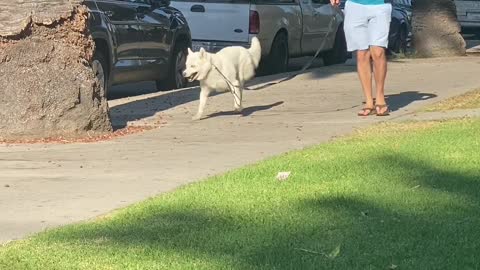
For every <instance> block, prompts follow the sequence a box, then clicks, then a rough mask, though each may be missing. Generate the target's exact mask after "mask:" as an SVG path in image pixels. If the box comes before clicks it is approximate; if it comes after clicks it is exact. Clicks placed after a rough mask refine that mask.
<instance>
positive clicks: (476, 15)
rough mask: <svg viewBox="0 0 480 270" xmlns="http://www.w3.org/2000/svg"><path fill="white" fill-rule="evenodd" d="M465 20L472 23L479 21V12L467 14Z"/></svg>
mask: <svg viewBox="0 0 480 270" xmlns="http://www.w3.org/2000/svg"><path fill="white" fill-rule="evenodd" d="M467 18H468V19H470V20H474V21H480V12H468V13H467Z"/></svg>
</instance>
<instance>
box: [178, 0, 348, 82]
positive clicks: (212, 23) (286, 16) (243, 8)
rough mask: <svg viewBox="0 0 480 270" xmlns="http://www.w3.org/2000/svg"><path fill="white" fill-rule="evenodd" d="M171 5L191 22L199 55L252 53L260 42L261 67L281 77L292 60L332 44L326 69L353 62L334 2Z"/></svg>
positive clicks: (240, 0) (225, 0) (246, 0)
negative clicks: (254, 41)
mask: <svg viewBox="0 0 480 270" xmlns="http://www.w3.org/2000/svg"><path fill="white" fill-rule="evenodd" d="M171 5H172V6H173V7H175V8H177V9H178V10H180V11H181V12H182V13H183V15H184V16H185V17H186V19H187V22H188V24H189V26H190V29H191V33H192V46H193V49H194V50H196V49H197V50H198V49H199V48H200V47H204V48H205V49H206V50H207V51H210V52H216V51H218V50H220V49H222V48H224V47H226V46H232V45H240V46H244V47H248V46H249V44H250V41H251V38H252V37H253V36H257V37H258V38H259V40H260V42H261V45H262V63H261V66H262V67H263V68H264V69H265V70H266V71H267V72H268V73H277V72H283V71H286V70H287V66H288V61H289V58H291V57H299V56H308V55H313V54H314V53H315V52H316V51H317V49H318V48H319V46H320V45H321V44H322V41H323V39H324V38H326V39H327V40H326V42H325V46H324V48H323V50H322V53H321V56H322V57H323V60H324V62H325V64H326V65H331V64H337V63H343V62H345V61H346V60H347V49H346V44H345V35H344V32H343V18H344V16H343V13H342V11H341V10H339V9H336V8H334V7H332V6H331V5H330V0H172V1H171ZM331 22H332V23H331ZM329 26H330V27H329ZM327 33H328V35H327Z"/></svg>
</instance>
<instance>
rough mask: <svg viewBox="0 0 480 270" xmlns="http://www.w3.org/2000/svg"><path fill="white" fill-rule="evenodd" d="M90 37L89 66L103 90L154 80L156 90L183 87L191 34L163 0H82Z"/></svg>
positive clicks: (181, 19) (175, 11)
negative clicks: (86, 14)
mask: <svg viewBox="0 0 480 270" xmlns="http://www.w3.org/2000/svg"><path fill="white" fill-rule="evenodd" d="M85 4H86V5H87V6H88V8H89V9H90V18H89V23H90V32H91V35H92V37H93V39H94V41H95V46H96V47H95V53H94V56H93V62H92V66H93V70H94V72H95V73H96V76H97V78H98V79H99V80H100V82H101V83H103V85H104V87H105V90H106V91H107V89H108V88H109V87H110V86H112V85H118V84H123V83H132V82H140V81H156V85H157V89H158V90H161V91H163V90H170V89H176V88H182V87H185V86H186V84H187V81H186V80H185V78H183V76H182V71H183V69H184V66H185V58H186V54H187V48H188V47H189V46H191V35H190V29H189V27H188V24H187V21H186V20H185V18H184V17H183V15H182V14H181V13H180V12H179V11H178V10H177V9H174V8H172V7H170V6H169V4H170V2H169V1H168V0H87V1H85Z"/></svg>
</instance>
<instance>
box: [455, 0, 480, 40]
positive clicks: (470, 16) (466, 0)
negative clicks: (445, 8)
mask: <svg viewBox="0 0 480 270" xmlns="http://www.w3.org/2000/svg"><path fill="white" fill-rule="evenodd" d="M455 5H456V6H457V17H458V21H459V22H460V25H461V26H462V28H463V29H464V30H470V31H471V30H473V31H476V32H477V33H478V31H479V30H480V1H479V0H455Z"/></svg>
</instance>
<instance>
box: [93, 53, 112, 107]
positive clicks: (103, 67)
mask: <svg viewBox="0 0 480 270" xmlns="http://www.w3.org/2000/svg"><path fill="white" fill-rule="evenodd" d="M92 70H93V73H94V75H95V77H96V78H97V80H98V81H99V83H100V85H101V86H102V87H103V91H104V95H105V97H107V93H108V88H109V80H108V79H109V73H108V61H107V58H106V57H105V55H104V54H103V53H102V52H100V51H95V53H94V54H93V59H92Z"/></svg>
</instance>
